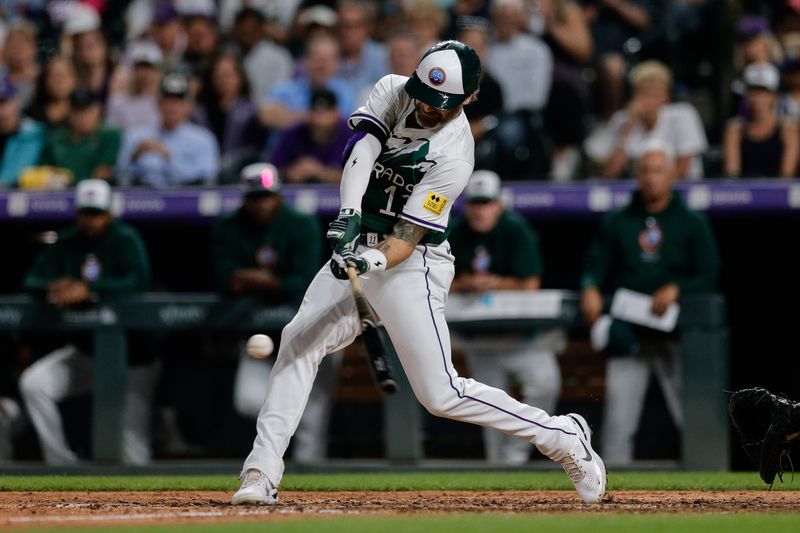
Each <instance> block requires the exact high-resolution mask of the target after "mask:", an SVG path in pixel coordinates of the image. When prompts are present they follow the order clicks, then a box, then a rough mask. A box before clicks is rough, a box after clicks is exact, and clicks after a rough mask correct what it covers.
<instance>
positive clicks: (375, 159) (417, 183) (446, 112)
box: [232, 41, 606, 505]
mask: <svg viewBox="0 0 800 533" xmlns="http://www.w3.org/2000/svg"><path fill="white" fill-rule="evenodd" d="M480 74H481V66H480V60H479V59H478V56H477V54H476V53H475V51H474V50H473V49H472V48H470V47H468V46H466V45H464V44H463V43H460V42H458V41H446V42H442V43H438V44H436V45H434V46H433V47H432V48H430V49H429V50H428V51H427V52H426V53H425V55H424V56H423V58H422V60H421V61H420V63H419V66H418V67H417V69H416V72H415V73H414V74H412V76H411V77H410V78H408V77H405V76H396V75H389V76H385V77H383V78H382V79H381V80H379V81H378V83H377V84H376V85H375V87H374V88H373V89H372V92H371V93H370V95H369V98H368V99H367V102H366V104H365V105H364V106H362V107H361V108H359V109H357V110H356V111H355V112H354V113H353V114H352V115H351V116H350V118H349V124H350V127H351V128H352V130H353V134H352V137H351V139H350V141H349V143H348V145H347V149H346V151H345V154H344V157H345V164H344V170H343V175H342V183H341V188H340V194H341V210H340V212H339V216H338V218H337V219H336V221H334V222H333V223H332V224H331V228H330V231H329V232H328V238H329V239H330V240H332V241H334V242H335V243H336V245H335V248H334V252H333V257H332V259H331V261H330V264H329V265H327V266H325V267H323V268H322V269H321V270H320V271H319V272H318V273H317V275H316V277H315V278H314V280H313V281H312V282H311V285H310V286H309V288H308V291H307V293H306V296H305V298H304V299H303V303H302V305H301V306H300V309H299V311H298V312H297V315H296V316H295V317H294V319H293V320H292V321H291V322H290V323H289V325H287V326H286V328H285V329H284V331H283V336H282V339H283V342H282V343H281V347H280V350H279V351H278V356H277V360H276V362H275V366H274V368H273V370H272V374H271V376H270V387H269V394H268V395H267V398H266V400H265V402H264V406H263V407H262V408H261V413H260V414H259V417H258V422H257V436H256V439H255V442H254V443H253V450H252V452H250V455H249V456H248V457H247V459H246V460H245V462H244V467H243V468H242V473H241V477H240V479H241V480H242V484H241V487H240V488H239V490H238V491H237V492H236V493H235V494H234V495H233V499H232V503H233V504H234V505H237V504H248V503H249V504H274V503H276V502H277V499H278V486H279V485H280V482H281V478H282V477H283V470H284V464H283V459H282V457H283V454H284V452H285V451H286V448H287V446H288V444H289V439H290V438H291V436H292V434H293V433H294V431H295V428H296V427H297V424H298V421H299V420H300V417H301V415H302V414H303V408H304V407H305V404H306V399H307V398H308V394H309V391H310V390H311V385H312V382H313V381H314V375H315V374H316V372H317V366H318V365H319V364H320V361H321V360H322V358H323V357H325V354H327V353H331V352H335V351H336V350H338V349H340V348H343V347H345V346H347V345H349V344H350V343H352V342H353V340H354V339H355V337H356V336H357V335H358V333H359V332H360V324H359V319H358V314H357V312H356V307H355V303H354V300H353V297H352V294H351V291H350V285H349V283H348V281H347V267H348V265H349V266H353V267H355V268H356V270H357V271H358V273H359V275H360V276H362V282H363V283H362V284H363V289H364V294H365V295H366V297H367V299H368V300H369V303H370V304H371V305H372V307H373V309H374V310H375V311H376V313H377V314H378V316H379V317H380V318H381V320H382V321H383V324H384V326H385V327H386V331H387V332H388V334H389V336H390V338H391V340H392V343H393V344H394V347H395V349H396V350H397V354H398V356H399V358H400V362H401V363H402V365H403V370H404V371H405V373H406V375H407V376H408V381H409V383H410V384H411V387H412V389H413V390H414V394H415V395H416V397H417V399H418V400H419V401H420V402H421V403H422V405H424V406H425V407H426V408H427V409H428V411H430V412H431V413H432V414H434V415H438V416H442V417H446V418H451V419H454V420H462V421H464V422H471V423H473V424H479V425H481V426H485V427H489V428H494V429H497V430H499V431H502V432H503V433H506V434H508V435H513V436H515V437H519V438H521V439H525V440H527V441H529V442H531V443H533V444H534V445H536V447H537V448H538V449H539V450H540V451H541V452H542V453H543V454H544V455H546V456H547V457H549V458H550V459H552V460H554V461H556V462H559V463H561V465H563V467H564V469H565V470H566V472H567V474H568V475H569V477H570V479H571V480H572V482H573V483H574V484H575V488H576V489H577V491H578V494H579V495H580V497H581V498H582V499H583V501H584V502H587V503H594V502H598V501H600V500H601V499H602V497H603V495H604V493H605V488H606V471H605V465H604V464H603V461H602V460H601V459H600V457H599V456H598V455H597V453H596V452H595V451H594V450H593V449H592V444H591V435H590V432H589V427H588V425H587V424H586V421H585V420H584V419H583V417H581V416H580V415H577V414H570V415H566V416H550V415H549V414H547V413H546V412H544V411H542V410H541V409H538V408H536V407H533V406H530V405H525V404H523V403H520V402H518V401H516V400H514V399H513V398H511V397H510V396H509V395H508V394H506V393H505V392H503V391H502V390H499V389H495V388H492V387H488V386H486V385H484V384H482V383H479V382H477V381H474V380H472V379H466V378H462V377H460V376H459V375H458V373H457V372H456V370H455V368H454V367H453V364H452V362H451V358H450V356H451V354H450V335H449V333H448V329H447V323H446V322H445V318H444V309H445V302H446V300H447V293H448V290H449V287H450V282H451V281H452V280H453V274H454V269H453V256H452V254H451V253H450V246H449V244H448V242H447V234H448V218H449V214H450V208H451V207H452V206H453V203H454V202H455V200H456V198H458V196H459V195H460V194H461V191H462V190H463V189H464V187H465V186H466V184H467V181H468V179H469V177H470V174H471V173H472V168H473V164H474V154H473V152H474V141H473V139H472V135H471V133H470V129H469V124H468V122H467V119H466V117H465V116H464V113H463V111H462V108H463V106H465V105H467V104H469V103H470V102H472V101H473V100H474V99H475V97H476V96H477V94H476V93H477V88H478V81H479V79H480Z"/></svg>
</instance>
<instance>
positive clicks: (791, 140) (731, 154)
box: [723, 62, 800, 178]
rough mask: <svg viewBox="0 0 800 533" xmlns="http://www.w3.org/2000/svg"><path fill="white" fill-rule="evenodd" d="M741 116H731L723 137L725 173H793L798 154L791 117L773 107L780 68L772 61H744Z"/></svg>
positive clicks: (799, 139)
mask: <svg viewBox="0 0 800 533" xmlns="http://www.w3.org/2000/svg"><path fill="white" fill-rule="evenodd" d="M743 80H744V83H745V87H746V92H745V104H746V105H745V109H746V113H745V115H744V116H741V117H735V118H733V119H731V120H730V121H729V122H728V124H727V125H726V127H725V133H724V138H723V149H724V165H725V174H726V175H727V176H732V177H745V178H756V177H777V176H780V177H784V178H789V177H793V176H795V175H796V173H797V164H798V158H799V157H800V136H799V135H798V131H797V124H796V122H795V121H794V120H791V119H788V118H781V117H779V116H778V113H777V111H776V107H777V106H776V104H777V101H778V88H779V86H780V72H779V71H778V68H777V67H776V66H775V65H773V64H772V63H767V62H757V63H751V64H749V65H747V67H745V69H744V73H743Z"/></svg>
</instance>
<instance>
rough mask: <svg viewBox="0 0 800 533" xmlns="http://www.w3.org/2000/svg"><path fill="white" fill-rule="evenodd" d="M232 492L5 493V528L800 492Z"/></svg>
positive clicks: (737, 503) (790, 506)
mask: <svg viewBox="0 0 800 533" xmlns="http://www.w3.org/2000/svg"><path fill="white" fill-rule="evenodd" d="M230 496H231V495H230V494H229V493H227V492H3V493H0V530H4V529H9V528H14V529H18V528H26V527H48V526H50V527H52V526H59V527H60V526H85V525H90V524H93V525H112V524H114V525H123V524H126V525H134V524H136V525H145V524H153V523H158V524H169V523H197V522H233V521H236V522H242V521H247V520H258V521H264V520H285V519H291V518H293V517H304V518H310V517H315V516H316V517H324V516H326V515H344V514H404V515H413V514H434V513H436V514H441V513H484V512H496V513H553V512H558V513H564V512H578V513H583V512H595V513H596V512H601V513H608V514H612V513H622V514H627V513H655V512H668V513H708V512H764V513H772V512H796V511H797V508H798V505H800V492H767V491H612V492H611V493H609V495H608V497H607V500H606V501H605V502H604V503H603V504H601V505H599V506H589V505H583V504H581V503H580V502H579V501H578V499H577V495H576V494H575V493H574V492H572V491H476V492H467V491H422V492H282V493H281V503H280V504H279V505H276V506H273V507H260V506H258V507H232V506H231V505H230V504H229V503H228V502H229V501H230Z"/></svg>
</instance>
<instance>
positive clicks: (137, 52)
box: [128, 41, 164, 67]
mask: <svg viewBox="0 0 800 533" xmlns="http://www.w3.org/2000/svg"><path fill="white" fill-rule="evenodd" d="M128 59H129V61H130V63H131V64H132V65H137V64H139V63H147V64H148V65H153V66H154V67H158V66H160V65H161V62H162V61H163V60H164V54H162V53H161V48H159V47H158V45H157V44H156V43H154V42H151V41H138V42H135V43H131V45H130V48H129V49H128Z"/></svg>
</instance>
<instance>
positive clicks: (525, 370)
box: [459, 329, 566, 465]
mask: <svg viewBox="0 0 800 533" xmlns="http://www.w3.org/2000/svg"><path fill="white" fill-rule="evenodd" d="M462 342H463V345H462ZM565 345H566V336H565V335H564V331H563V330H561V329H553V330H548V331H542V332H540V333H537V335H536V337H534V338H532V339H513V338H510V339H509V338H498V337H497V336H494V337H492V336H478V337H470V338H468V339H463V340H460V342H459V346H460V347H462V349H463V350H464V356H465V357H466V359H467V364H468V365H469V370H470V372H471V375H472V377H474V378H475V379H477V380H479V381H481V382H482V383H484V384H485V385H489V386H490V387H496V388H498V389H503V390H507V389H508V386H509V381H510V379H509V378H511V377H513V378H514V379H515V380H516V381H517V382H519V383H520V385H521V386H522V401H523V402H525V403H526V404H528V405H535V406H537V407H539V408H540V409H542V410H543V411H546V412H548V413H549V412H552V411H553V410H555V408H556V404H557V403H558V395H559V393H560V392H561V370H560V369H559V367H558V360H557V359H556V352H557V351H561V350H563V349H564V347H565ZM483 446H484V449H485V452H486V460H487V461H489V462H490V463H497V464H504V465H520V464H524V463H526V462H527V461H528V459H529V458H530V452H531V445H530V443H528V442H525V441H524V440H522V439H517V438H514V437H512V436H509V435H506V434H505V433H501V432H499V431H495V430H493V429H488V428H487V429H484V430H483Z"/></svg>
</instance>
